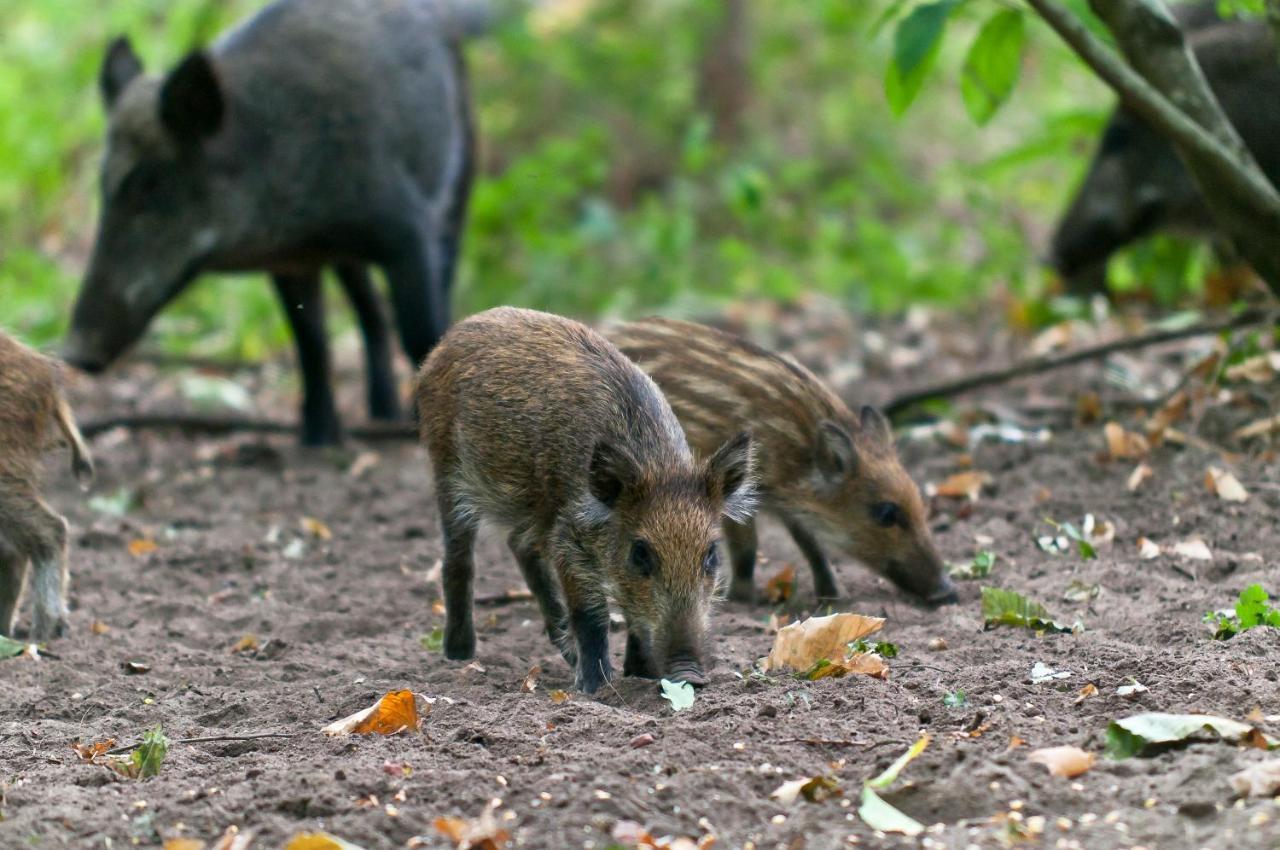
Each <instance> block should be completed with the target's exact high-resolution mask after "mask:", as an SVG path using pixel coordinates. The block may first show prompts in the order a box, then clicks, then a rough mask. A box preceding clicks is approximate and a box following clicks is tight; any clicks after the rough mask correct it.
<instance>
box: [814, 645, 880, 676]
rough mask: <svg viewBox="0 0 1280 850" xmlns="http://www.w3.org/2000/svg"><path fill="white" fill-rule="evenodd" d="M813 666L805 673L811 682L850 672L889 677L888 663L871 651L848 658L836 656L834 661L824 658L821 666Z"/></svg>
mask: <svg viewBox="0 0 1280 850" xmlns="http://www.w3.org/2000/svg"><path fill="white" fill-rule="evenodd" d="M815 667H816V669H814V670H812V671H811V672H809V673H808V674H807V678H808V679H809V681H811V682H816V681H817V680H819V679H839V678H842V677H844V676H847V675H849V674H850V673H861V674H863V675H864V676H874V677H875V678H877V679H887V678H889V665H888V664H886V663H885V661H884V659H883V658H881V657H880V656H879V655H876V654H875V653H873V652H857V653H854V654H853V655H850V656H849V657H848V658H837V659H835V660H834V661H832V660H830V659H826V658H824V659H822V663H821V666H817V665H815Z"/></svg>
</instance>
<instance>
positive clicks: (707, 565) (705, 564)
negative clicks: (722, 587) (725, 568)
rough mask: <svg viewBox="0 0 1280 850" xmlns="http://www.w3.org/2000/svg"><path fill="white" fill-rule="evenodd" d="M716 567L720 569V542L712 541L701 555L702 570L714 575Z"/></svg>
mask: <svg viewBox="0 0 1280 850" xmlns="http://www.w3.org/2000/svg"><path fill="white" fill-rule="evenodd" d="M718 569H720V544H719V543H712V544H711V546H710V548H708V549H707V554H705V555H703V556H702V571H703V572H705V573H706V574H707V575H715V572H716V570H718Z"/></svg>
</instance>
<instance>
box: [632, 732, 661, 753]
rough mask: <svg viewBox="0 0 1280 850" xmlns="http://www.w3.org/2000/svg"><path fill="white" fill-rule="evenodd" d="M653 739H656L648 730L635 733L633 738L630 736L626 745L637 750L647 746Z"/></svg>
mask: <svg viewBox="0 0 1280 850" xmlns="http://www.w3.org/2000/svg"><path fill="white" fill-rule="evenodd" d="M655 740H656V739H655V738H654V737H653V735H652V734H650V733H649V732H642V733H641V734H639V735H636V736H635V737H634V738H632V739H631V740H630V742H629V743H628V745H629V746H630V747H631V749H633V750H638V749H640V748H641V747H647V746H649V745H650V744H652V743H653V742H654V741H655Z"/></svg>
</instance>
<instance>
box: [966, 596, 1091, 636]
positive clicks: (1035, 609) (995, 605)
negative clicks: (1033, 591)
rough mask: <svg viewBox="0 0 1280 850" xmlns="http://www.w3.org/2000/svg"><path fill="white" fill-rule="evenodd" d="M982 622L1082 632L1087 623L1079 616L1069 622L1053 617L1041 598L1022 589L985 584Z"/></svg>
mask: <svg viewBox="0 0 1280 850" xmlns="http://www.w3.org/2000/svg"><path fill="white" fill-rule="evenodd" d="M982 625H983V628H986V629H990V628H994V627H995V626H1019V627H1022V628H1026V629H1034V630H1035V631H1037V632H1072V633H1076V632H1082V631H1084V624H1083V623H1081V622H1080V621H1079V620H1077V621H1076V622H1075V623H1074V624H1073V625H1070V626H1066V625H1063V624H1062V623H1059V622H1057V621H1055V620H1054V619H1053V617H1052V616H1051V615H1050V614H1049V612H1048V611H1046V610H1045V607H1044V606H1043V605H1041V604H1040V603H1039V602H1032V601H1031V600H1030V599H1027V598H1026V597H1025V596H1023V595H1022V594H1020V593H1014V592H1013V591H1012V590H1002V589H1000V588H998V587H984V588H982Z"/></svg>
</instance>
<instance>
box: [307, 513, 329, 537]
mask: <svg viewBox="0 0 1280 850" xmlns="http://www.w3.org/2000/svg"><path fill="white" fill-rule="evenodd" d="M299 522H300V524H301V525H302V530H303V531H305V532H306V533H307V534H310V535H311V536H312V537H314V538H316V539H317V540H332V539H333V532H332V531H330V530H329V526H327V525H325V524H324V523H323V522H321V521H320V520H318V519H316V518H315V517H309V516H304V517H303V518H302V519H301V520H300V521H299Z"/></svg>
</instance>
